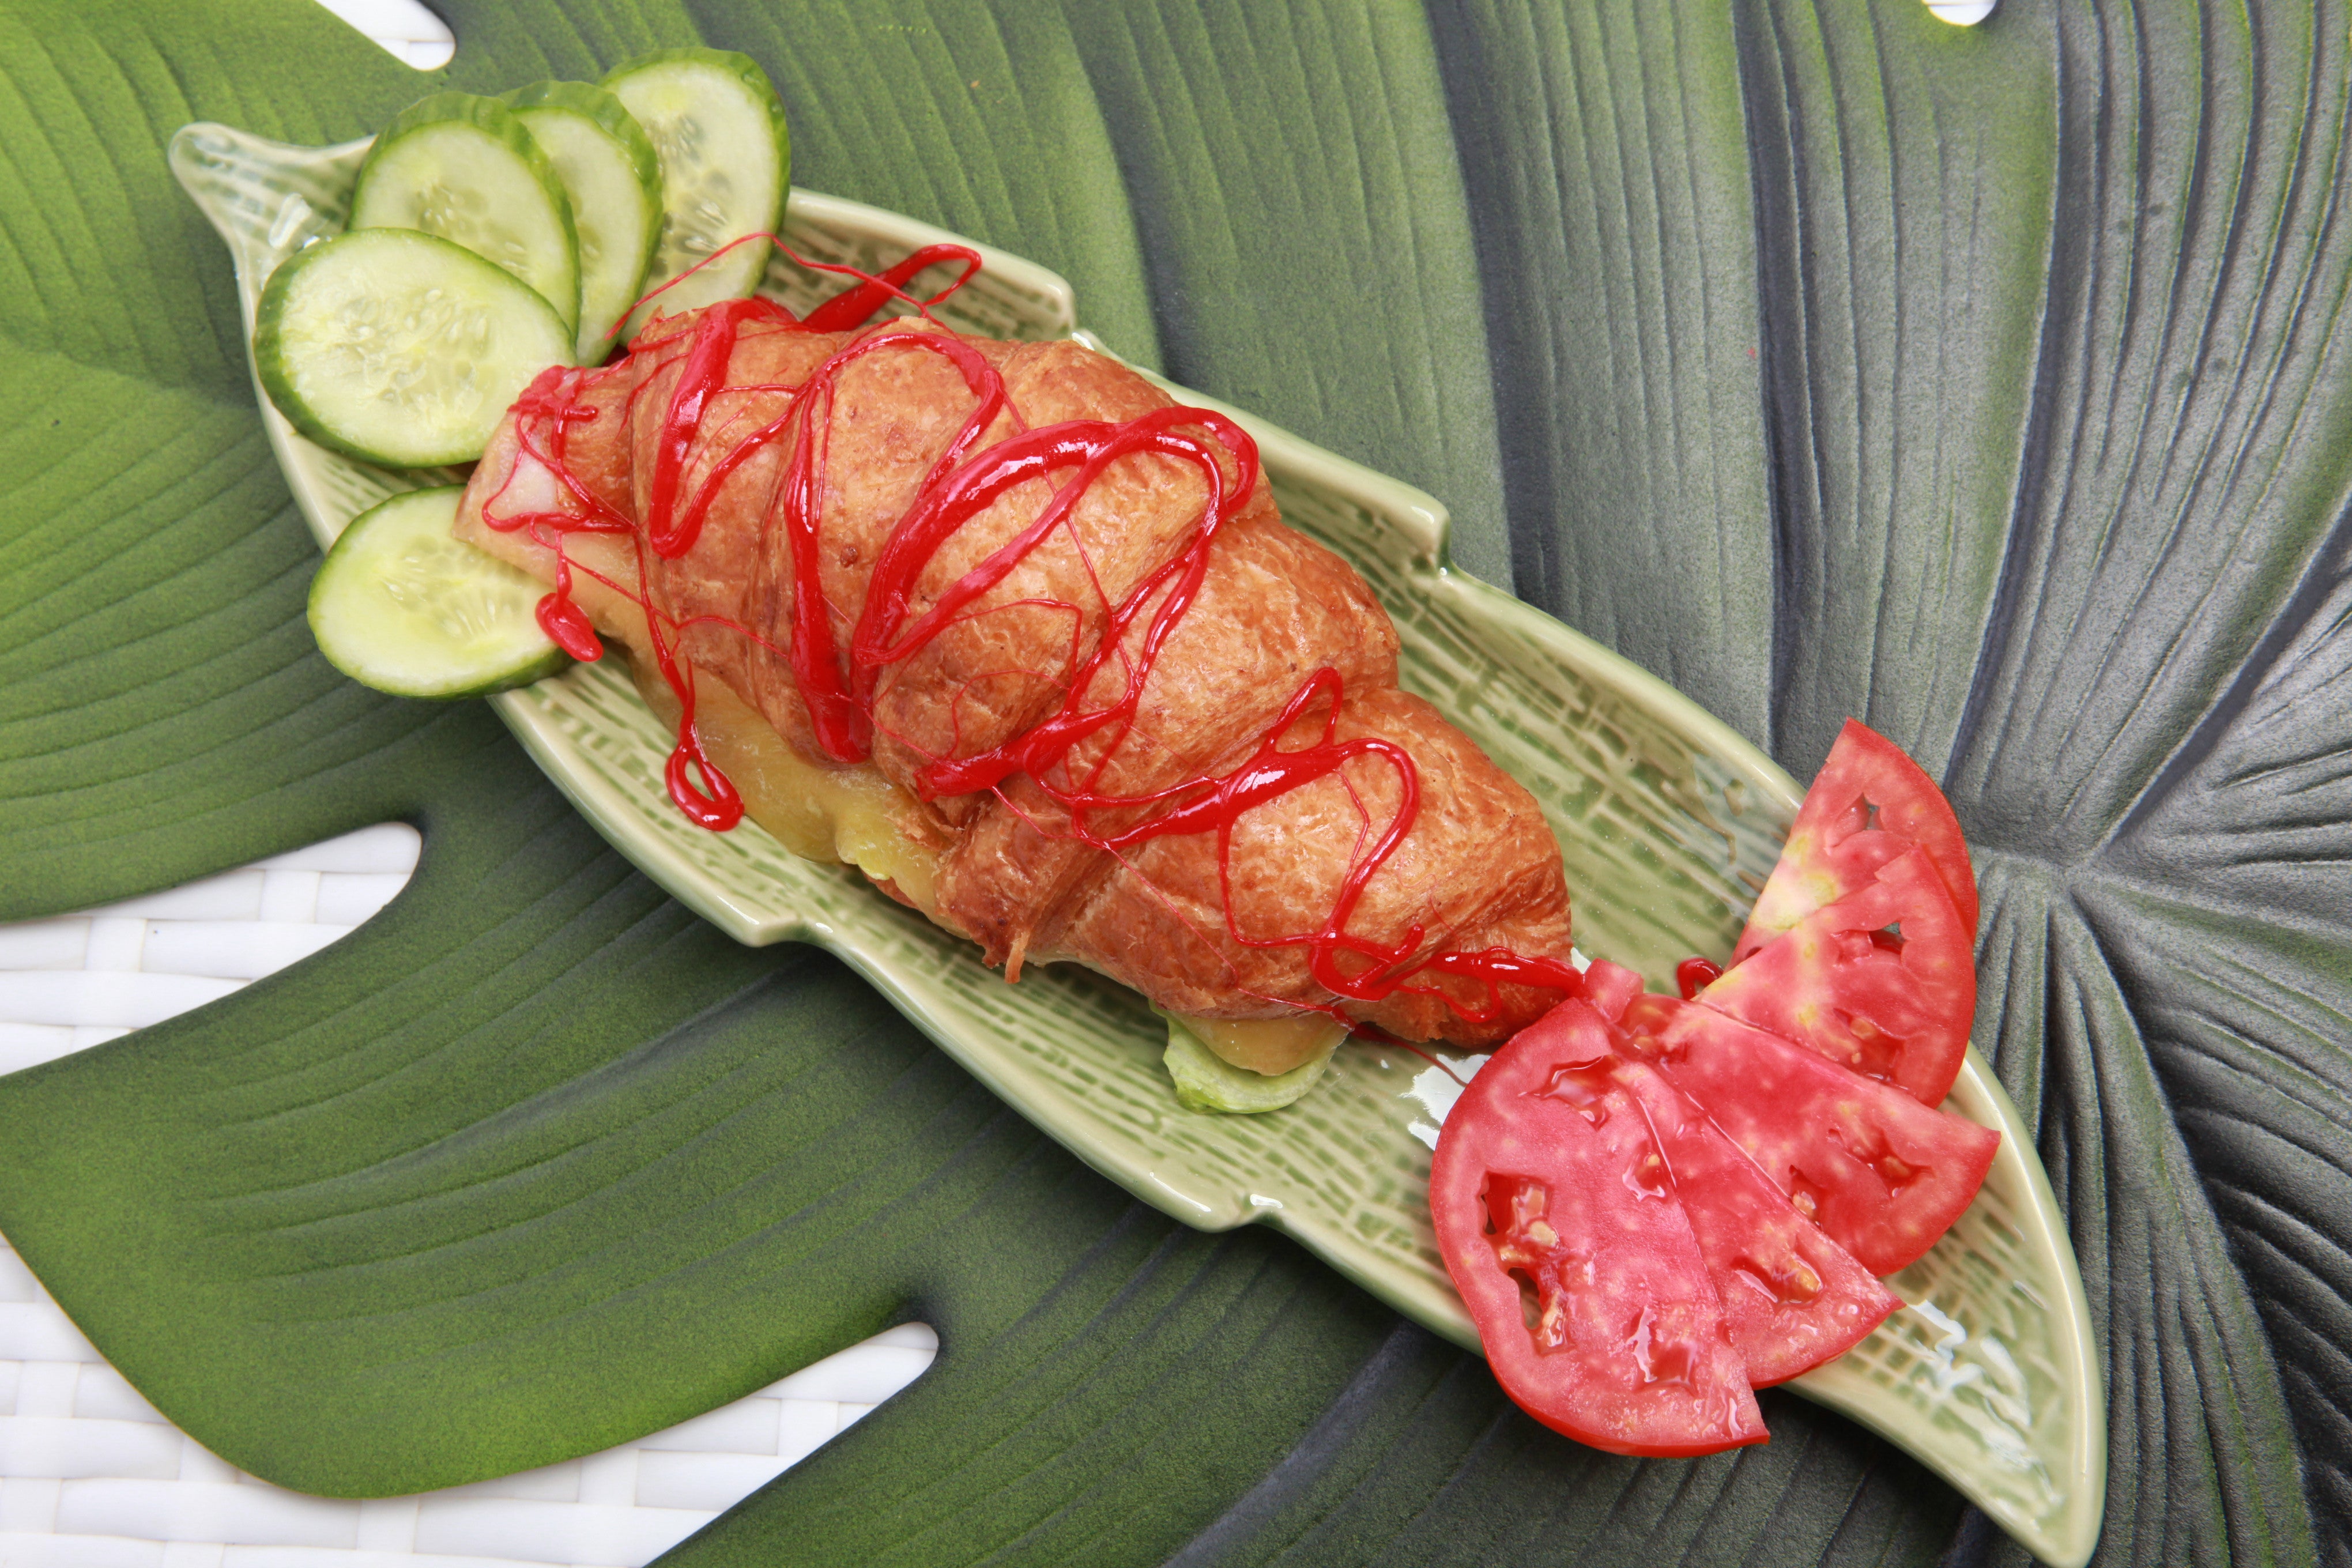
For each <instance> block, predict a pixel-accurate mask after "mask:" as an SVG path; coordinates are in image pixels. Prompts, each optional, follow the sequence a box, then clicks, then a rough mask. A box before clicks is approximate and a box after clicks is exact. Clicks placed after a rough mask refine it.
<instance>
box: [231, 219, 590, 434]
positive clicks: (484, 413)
mask: <svg viewBox="0 0 2352 1568" xmlns="http://www.w3.org/2000/svg"><path fill="white" fill-rule="evenodd" d="M253 363H254V368H255V369H256V370H257V371H258V372H259V373H260V376H261V384H262V387H263V389H264V390H266V391H267V392H268V394H269V400H270V402H272V403H274V404H276V405H278V412H279V413H281V414H283V415H285V416H286V417H287V418H288V419H289V420H291V421H293V423H294V426H295V428H296V429H298V430H299V431H301V432H302V434H304V435H305V436H308V437H310V439H312V440H313V441H316V442H318V443H319V444H320V446H322V447H331V448H333V449H334V450H336V451H339V452H344V453H348V454H349V455H351V456H352V457H354V458H360V459H362V461H365V462H370V463H380V464H382V465H383V466H384V467H386V468H435V467H438V466H439V465H441V464H444V463H465V462H471V461H472V460H473V459H474V458H478V457H480V456H481V455H482V448H483V447H487V446H488V444H489V439H490V435H491V432H492V431H494V430H496V429H497V428H498V423H499V418H500V417H501V416H504V415H505V413H506V411H507V409H508V408H509V406H511V405H512V404H513V403H514V400H515V399H516V398H518V397H520V396H521V395H522V391H523V388H525V387H526V386H529V385H530V382H531V378H532V377H534V376H536V375H537V374H539V373H540V372H541V371H542V370H544V369H546V368H547V367H548V366H549V365H551V364H569V363H572V329H571V328H570V327H568V326H566V325H565V324H564V322H563V319H562V317H560V316H558V315H557V314H556V313H555V308H554V307H553V306H551V305H550V304H549V303H548V302H547V301H546V300H543V299H541V297H540V296H539V294H538V292H537V291H536V290H534V289H529V288H526V287H525V286H524V285H522V284H521V283H520V282H517V281H516V280H515V279H514V278H513V276H512V275H510V274H509V273H508V272H506V271H505V270H503V269H502V268H498V267H494V266H492V265H491V264H490V263H489V262H487V261H485V260H483V259H482V258H480V257H478V256H477V255H475V254H474V253H473V252H472V251H470V250H467V249H466V248H464V247H462V246H457V245H452V244H451V243H449V241H447V240H446V239H436V238H435V237H433V236H431V235H429V234H425V233H422V232H420V231H418V230H416V229H411V228H365V229H361V230H359V231H357V232H356V233H352V234H344V235H338V236H337V237H334V238H333V239H330V240H324V241H321V242H320V243H319V244H317V245H312V246H309V247H305V248H303V249H301V250H298V251H296V252H295V253H294V254H293V255H292V256H291V257H289V258H287V260H286V262H285V264H284V265H283V266H281V267H279V268H278V270H277V271H276V272H274V273H272V274H270V278H269V282H268V284H267V285H266V286H265V287H264V288H263V289H262V291H261V304H260V307H259V309H258V310H257V313H256V321H255V326H254V332H253Z"/></svg>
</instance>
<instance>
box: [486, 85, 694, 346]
mask: <svg viewBox="0 0 2352 1568" xmlns="http://www.w3.org/2000/svg"><path fill="white" fill-rule="evenodd" d="M504 101H505V102H506V104H507V105H508V107H509V108H510V109H512V110H514V113H515V118H516V119H518V120H520V121H522V123H523V128H524V129H525V130H527V131H529V132H530V137H531V140H532V141H534V142H538V143H539V148H540V151H541V152H542V153H546V154H547V160H548V162H549V163H551V164H553V165H554V168H555V174H556V177H557V178H558V179H560V180H562V182H563V190H564V194H565V195H568V196H569V197H570V198H571V201H572V232H573V233H574V235H575V236H576V237H578V239H579V243H580V331H579V340H578V343H577V350H578V357H579V360H580V363H582V364H595V363H599V362H600V361H602V360H603V359H604V357H605V355H607V354H608V353H611V352H612V351H613V349H614V347H615V346H616V345H617V344H618V343H619V342H620V336H619V333H618V332H617V331H616V330H615V329H617V328H618V327H619V325H620V322H621V318H622V317H623V316H625V315H627V314H628V311H629V307H630V306H632V305H634V304H635V303H636V302H637V296H638V295H639V294H640V293H642V292H643V291H644V283H645V276H646V268H648V267H650V266H651V265H653V258H654V247H656V245H658V244H659V243H660V241H661V218H662V183H661V161H660V159H659V158H658V157H657V156H656V154H655V153H654V144H653V142H651V141H650V140H648V139H647V138H646V132H645V127H643V126H641V125H639V124H638V123H637V121H636V119H635V116H633V115H632V114H630V112H629V111H628V110H626V109H624V108H623V107H621V100H619V99H617V98H614V96H613V95H612V94H611V93H609V92H606V91H605V90H604V89H603V88H600V87H591V86H589V85H588V84H587V83H586V82H580V81H542V82H535V83H533V84H532V85H531V86H530V87H525V88H518V89H516V90H514V91H513V92H510V93H508V94H507V95H506V98H505V100H504Z"/></svg>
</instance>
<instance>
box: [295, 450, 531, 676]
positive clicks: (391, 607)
mask: <svg viewBox="0 0 2352 1568" xmlns="http://www.w3.org/2000/svg"><path fill="white" fill-rule="evenodd" d="M465 493H466V489H465V487H464V486H463V485H445V486H441V487H438V488H436V489H422V490H408V491H405V492H404V493H403V494H400V495H396V496H394V497H392V498H391V499H390V500H385V501H383V502H382V503H380V504H378V505H376V506H373V507H371V508H370V509H368V510H366V511H363V512H362V513H361V514H360V515H359V516H357V517H355V518H353V519H352V521H351V523H350V525H349V526H348V527H346V528H345V529H344V530H343V531H342V532H341V534H339V535H338V536H337V537H336V539H335V542H334V546H333V548H332V549H331V550H329V551H328V552H327V559H326V562H325V563H323V564H322V565H320V568H319V574H318V575H317V576H315V577H313V578H312V579H311V580H310V605H309V618H310V635H311V636H312V637H316V638H317V639H318V643H319V651H320V653H322V654H324V655H325V656H326V658H327V662H328V663H330V664H331V665H333V666H334V667H335V668H337V669H340V670H341V671H342V672H343V673H344V674H345V675H348V676H350V677H351V678H352V679H353V680H356V681H358V682H360V684H362V686H369V687H373V688H374V689H376V690H378V691H388V692H390V693H392V694H393V695H394V696H395V697H426V698H458V697H480V696H485V695H487V694H488V693H490V692H493V691H504V690H507V689H509V688H510V687H516V686H524V685H528V684H529V683H530V682H531V681H534V680H537V679H541V677H543V676H548V675H552V674H553V673H554V672H555V671H557V670H559V669H561V668H563V667H564V666H565V665H567V664H569V663H571V662H572V661H571V659H570V658H569V657H568V656H566V655H565V654H564V652H563V650H562V648H560V647H556V646H555V644H554V643H552V642H551V641H550V640H549V639H548V637H547V634H546V633H545V632H543V631H541V629H540V626H539V617H538V614H537V610H538V605H539V601H540V599H541V596H542V595H544V594H545V593H546V591H547V586H546V584H543V583H541V582H540V581H539V579H537V578H535V577H533V576H531V575H530V574H529V573H527V572H524V571H522V570H520V568H517V567H514V566H509V565H508V564H507V563H505V562H503V561H500V560H499V559H498V558H497V557H496V556H494V555H489V554H487V553H485V552H482V551H480V550H478V549H476V548H475V547H474V546H473V545H471V544H468V543H467V542H465V541H463V540H460V539H456V538H453V537H451V535H450V531H449V530H450V525H451V524H452V523H453V522H454V521H456V520H457V503H458V501H459V500H460V499H461V498H462V497H463V496H464V495H465Z"/></svg>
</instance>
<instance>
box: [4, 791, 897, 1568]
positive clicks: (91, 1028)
mask: <svg viewBox="0 0 2352 1568" xmlns="http://www.w3.org/2000/svg"><path fill="white" fill-rule="evenodd" d="M417 847H418V840H417V837H416V832H415V829H414V828H410V827H407V826H400V825H396V824H395V825H388V826H381V827H371V828H367V829H365V830H363V831H362V832H359V833H354V834H352V835H350V836H349V837H343V838H338V839H334V840H331V841H330V842H328V843H325V844H320V845H317V846H314V847H311V848H309V849H302V850H298V851H296V852H295V853H293V854H291V855H280V856H277V857H275V858H271V859H268V860H263V861H259V862H257V863H256V864H254V865H252V866H248V867H246V868H243V869H241V870H236V871H229V872H225V873H223V874H222V875H220V876H217V877H208V878H206V879H204V880H203V881H201V882H192V883H190V884H188V885H187V886H186V887H183V888H174V889H172V890H171V891H169V892H164V893H157V894H153V895H152V896H150V897H147V898H142V899H132V900H128V901H127V902H124V903H120V904H113V905H110V906H108V907H107V908H105V909H102V910H89V911H87V912H85V913H82V914H76V915H61V916H59V917H58V918H56V919H54V920H46V921H27V922H26V923H24V924H21V925H0V1071H14V1070H16V1068H26V1067H31V1066H33V1065H35V1064H36V1063H38V1062H44V1061H47V1060H50V1059H52V1058H56V1057H59V1056H63V1055H65V1054H67V1053H68V1052H70V1051H75V1050H80V1049H83V1048H85V1047H89V1046H93V1045H96V1044H98V1043H100V1041H102V1040H110V1039H113V1038H114V1037H117V1036H120V1035H123V1034H127V1033H128V1032H130V1031H131V1029H134V1028H138V1027H141V1026H145V1025H149V1024H154V1023H160V1022H162V1021H163V1019H165V1018H168V1017H170V1016H173V1014H175V1013H179V1012H183V1011H184V1010H185V1009H187V1008H190V1007H194V1006H197V1005H202V1004H204V1003H205V1002H210V1001H213V1000H215V999H216V998H218V997H221V996H225V995H226V994H229V993H230V992H232V991H235V990H236V988H237V987H239V986H241V985H244V984H247V983H249V982H251V981H253V980H256V979H257V978H259V977H260V976H262V975H264V974H268V973H270V972H271V971H273V970H277V969H280V968H283V967H284V966H285V965H287V964H289V963H293V962H294V961H295V960H296V959H298V958H303V957H307V956H308V955H309V954H310V953H312V952H317V951H318V950H319V949H320V948H321V947H324V946H326V945H327V943H329V942H332V941H334V940H335V939H336V938H337V937H339V936H341V935H343V934H345V933H346V932H348V931H352V929H353V928H354V927H356V926H358V925H359V924H360V923H361V922H362V921H365V920H366V919H367V918H368V917H369V916H371V915H373V914H374V913H375V912H376V910H380V909H382V908H383V906H384V904H385V903H387V902H388V901H390V900H391V898H392V896H393V895H394V893H396V892H398V891H399V890H400V889H401V888H402V887H403V886H404V885H405V884H406V882H407V880H408V875H409V873H410V872H411V871H412V870H414V869H415V865H416V852H417ZM938 1348H939V1341H938V1339H937V1338H936V1337H935V1336H934V1335H933V1334H932V1333H931V1331H930V1330H929V1329H928V1328H925V1327H924V1326H922V1325H921V1324H919V1323H917V1324H909V1325H908V1326H906V1327H903V1328H898V1329H893V1330H891V1331H888V1332H887V1333H884V1334H879V1335H877V1336H876V1337H875V1338H873V1339H871V1340H868V1341H866V1342H865V1343H864V1344H862V1345H858V1346H856V1347H854V1348H852V1349H850V1350H846V1351H844V1352H841V1353H840V1354H838V1355H835V1356H831V1357H828V1358H827V1359H826V1360H824V1361H822V1362H819V1363H816V1364H815V1365H814V1366H812V1367H808V1368H806V1369H804V1370H803V1371H801V1372H798V1373H794V1374H793V1375H792V1376H791V1377H788V1378H785V1379H784V1380H783V1381H782V1382H781V1383H776V1384H771V1385H770V1386H768V1387H766V1388H763V1389H761V1390H760V1392H758V1393H757V1394H751V1395H749V1396H747V1397H745V1398H743V1399H740V1400H737V1401H736V1402H735V1403H734V1404H732V1405H727V1406H724V1407H723V1408H721V1409H718V1410H714V1411H712V1412H710V1413H709V1415H703V1416H700V1417H698V1418H697V1419H695V1420H692V1421H688V1422H687V1423H685V1424H684V1425H683V1426H673V1427H671V1428H670V1429H669V1430H667V1431H666V1432H656V1433H655V1434H653V1435H652V1436H648V1437H645V1438H641V1439H640V1440H638V1441H637V1442H635V1443H630V1444H625V1445H624V1446H622V1447H617V1448H611V1449H607V1450H606V1451H604V1453H601V1454H592V1455H590V1456H589V1457H587V1458H582V1459H574V1460H572V1461H570V1462H569V1463H567V1464H562V1465H554V1466H551V1467H550V1468H546V1469H543V1470H531V1471H528V1472H526V1473H524V1474H522V1475H519V1476H509V1477H507V1478H505V1479H502V1480H495V1481H481V1482H478V1483H476V1484H474V1485H472V1486H465V1487H453V1488H451V1489H448V1490H446V1491H438V1492H428V1493H425V1494H424V1495H422V1496H419V1497H407V1498H385V1499H376V1500H370V1501H366V1502H352V1501H345V1500H333V1499H326V1498H313V1497H305V1496H303V1495H301V1494H299V1493H297V1492H289V1491H286V1490H284V1489H281V1488H278V1487H273V1486H271V1485H269V1484H268V1482H266V1481H261V1480H257V1479H254V1478H253V1477H251V1476H248V1475H246V1474H244V1473H243V1472H241V1471H239V1470H237V1469H236V1468H235V1467H234V1466H231V1465H229V1464H227V1463H226V1462H225V1461H223V1460H222V1459H219V1458H215V1456H214V1455H212V1454H211V1453H209V1452H207V1451H206V1450H205V1448H204V1447H202V1446H201V1445H199V1444H198V1443H197V1442H196V1441H195V1440H194V1438H191V1437H188V1436H184V1435H183V1434H182V1433H181V1432H180V1431H178V1430H177V1429H176V1428H174V1427H173V1426H171V1424H170V1423H168V1422H166V1421H165V1420H164V1419H163V1416H161V1415H158V1414H156V1412H155V1409H154V1407H153V1406H152V1405H149V1404H148V1403H147V1402H146V1401H145V1400H144V1399H142V1398H141V1397H140V1396H139V1394H138V1391H137V1390H135V1389H133V1388H132V1387H131V1384H128V1383H126V1382H124V1381H123V1379H122V1376H121V1373H117V1372H116V1371H115V1370H114V1369H113V1368H112V1367H110V1366H109V1365H107V1363H106V1361H105V1359H104V1358H103V1357H101V1356H100V1354H99V1353H98V1352H97V1351H95V1350H93V1349H92V1348H90V1344H89V1341H87V1340H85V1339H83V1338H82V1336H81V1334H80V1332H79V1331H78V1330H76V1329H75V1327H74V1326H73V1323H72V1321H70V1320H69V1319H68V1318H67V1316H66V1315H65V1313H64V1312H63V1311H62V1310H59V1309H58V1304H57V1303H56V1302H55V1301H53V1300H50V1299H49V1295H48V1292H47V1291H46V1290H44V1289H41V1286H40V1282H39V1281H38V1280H37V1279H34V1277H33V1275H32V1271H31V1270H29V1269H27V1268H26V1267H25V1266H24V1264H23V1263H22V1262H21V1261H20V1260H19V1259H18V1258H17V1257H16V1253H15V1252H14V1251H12V1250H9V1249H8V1247H7V1246H6V1243H5V1240H0V1564H8V1565H23V1568H68V1565H71V1568H83V1565H88V1568H395V1565H396V1564H407V1565H415V1564H418V1563H431V1564H435V1565H436V1568H510V1565H512V1564H519V1563H520V1564H533V1565H536V1564H542V1563H580V1564H591V1563H593V1564H600V1565H602V1564H609V1565H612V1568H625V1565H626V1568H634V1565H635V1564H638V1563H646V1562H647V1561H649V1560H650V1559H652V1558H654V1557H656V1556H659V1555H660V1554H661V1553H662V1552H665V1551H667V1549H668V1548H670V1547H671V1546H673V1545H675V1544H677V1542H680V1541H682V1540H684V1539H685V1538H686V1537H687V1536H688V1535H690V1534H692V1533H693V1532H694V1531H697V1530H698V1529H700V1528H701V1527H702V1526H703V1525H704V1524H706V1523H708V1522H709V1521H710V1520H711V1519H712V1518H713V1517H714V1516H716V1515H717V1514H718V1513H719V1511H720V1510H723V1509H727V1508H730V1507H731V1506H733V1505H734V1504H735V1503H736V1502H737V1501H738V1500H740V1499H742V1498H743V1497H745V1496H746V1495H748V1494H749V1493H751V1492H752V1491H753V1490H755V1489H758V1488H760V1487H761V1486H762V1485H764V1484H766V1483H767V1482H768V1481H769V1480H770V1479H772V1478H774V1477H775V1476H777V1475H778V1474H780V1473H782V1471H783V1470H784V1469H786V1468H789V1467H790V1466H791V1465H793V1463H794V1462H795V1461H797V1460H799V1459H800V1458H802V1457H803V1456H804V1455H806V1454H808V1453H810V1452H811V1451H813V1450H814V1448H815V1447H817V1445H818V1444H820V1443H823V1442H824V1440H825V1439H826V1438H828V1437H830V1436H833V1435H834V1434H835V1432H838V1431H840V1430H841V1429H842V1428H843V1427H845V1426H848V1425H849V1424H850V1423H851V1422H853V1421H856V1419H857V1418H858V1417H859V1416H861V1415H865V1414H866V1412H867V1411H868V1410H871V1409H872V1408H873V1407H874V1406H875V1405H877V1404H879V1403H880V1402H882V1401H883V1400H885V1399H887V1398H888V1397H890V1395H891V1394H896V1393H897V1392H898V1390H899V1389H901V1388H904V1387H905V1386H906V1385H907V1384H908V1383H910V1382H912V1381H913V1380H914V1378H915V1377H916V1375H917V1374H918V1373H920V1372H921V1371H922V1370H923V1369H924V1368H925V1367H927V1366H929V1364H930V1363H931V1357H932V1355H933V1353H934V1352H936V1351H937V1350H938Z"/></svg>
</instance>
